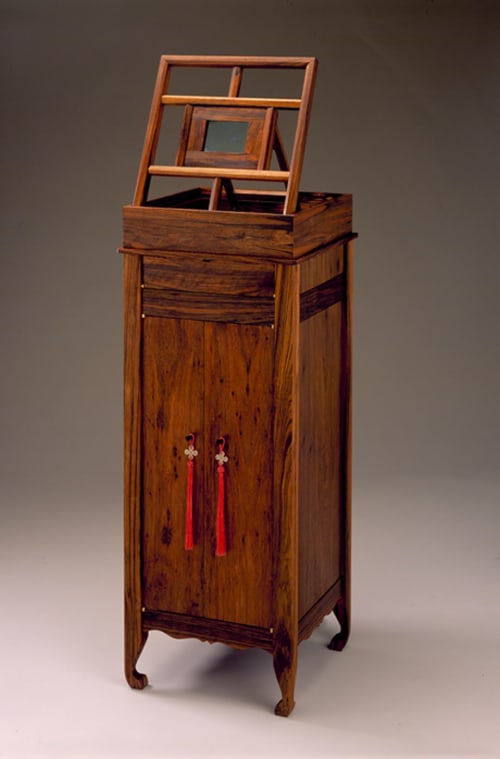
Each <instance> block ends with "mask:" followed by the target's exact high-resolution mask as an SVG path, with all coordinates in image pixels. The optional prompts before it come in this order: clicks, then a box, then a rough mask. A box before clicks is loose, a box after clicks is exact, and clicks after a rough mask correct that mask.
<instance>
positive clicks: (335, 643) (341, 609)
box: [328, 598, 350, 651]
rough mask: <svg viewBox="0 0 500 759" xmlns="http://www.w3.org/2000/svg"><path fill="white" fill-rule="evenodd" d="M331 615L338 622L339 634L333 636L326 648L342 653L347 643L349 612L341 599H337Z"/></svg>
mask: <svg viewBox="0 0 500 759" xmlns="http://www.w3.org/2000/svg"><path fill="white" fill-rule="evenodd" d="M333 613H334V614H335V616H336V617H337V620H338V622H339V625H340V632H338V633H337V634H336V635H334V636H333V638H332V639H331V641H330V643H329V644H328V648H329V649H330V650H331V651H342V650H343V648H344V646H345V644H346V643H347V639H348V637H349V628H350V620H349V610H348V608H347V605H346V603H345V600H344V599H343V598H339V600H338V601H337V603H336V604H335V606H334V608H333Z"/></svg>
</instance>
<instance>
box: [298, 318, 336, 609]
mask: <svg viewBox="0 0 500 759" xmlns="http://www.w3.org/2000/svg"><path fill="white" fill-rule="evenodd" d="M341 323H342V304H341V303H337V304H336V305H333V306H331V307H330V308H327V309H325V310H324V311H321V312H320V313H318V314H316V315H315V316H312V317H311V318H309V319H307V320H305V321H303V322H302V323H301V325H300V469H299V494H300V496H299V497H300V512H299V536H300V538H299V565H300V570H299V617H302V616H303V615H304V614H305V613H306V612H307V611H308V610H309V609H310V608H311V606H313V604H314V603H315V602H316V601H317V600H318V599H319V598H320V597H321V596H322V595H323V594H324V593H326V591H327V590H328V589H329V588H331V586H332V585H333V584H334V583H335V582H336V580H337V579H338V578H339V575H340V550H341V541H342V539H343V536H342V512H341V508H342V494H343V482H342V470H341V464H342V461H343V454H342V446H343V434H342V424H341V421H342V420H341V383H340V380H341V357H342V350H341Z"/></svg>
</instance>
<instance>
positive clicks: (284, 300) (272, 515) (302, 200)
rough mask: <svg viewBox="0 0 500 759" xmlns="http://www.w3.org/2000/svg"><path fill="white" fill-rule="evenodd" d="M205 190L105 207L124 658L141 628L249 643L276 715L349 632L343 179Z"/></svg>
mask: <svg viewBox="0 0 500 759" xmlns="http://www.w3.org/2000/svg"><path fill="white" fill-rule="evenodd" d="M211 193H212V195H213V189H212V191H210V189H204V188H196V189H194V190H191V191H188V192H182V193H179V194H177V195H171V196H166V197H163V198H159V199H156V200H154V201H144V200H142V201H141V202H140V203H134V204H132V205H130V206H126V207H125V209H124V241H123V246H122V248H121V252H122V253H123V256H124V264H125V515H126V520H125V522H126V525H125V543H126V557H125V648H126V652H125V669H126V676H127V680H128V682H129V684H130V685H131V686H132V687H134V688H143V687H144V686H145V685H146V684H147V678H146V676H145V675H143V674H140V673H139V672H138V671H137V669H136V663H137V660H138V657H139V655H140V653H141V650H142V648H143V646H144V643H145V641H146V638H147V634H148V632H149V631H150V630H162V631H164V632H166V633H168V634H170V635H172V636H174V637H196V638H199V639H201V640H207V641H221V642H223V643H227V644H228V645H231V646H235V647H237V648H245V647H251V646H257V647H260V648H262V649H264V650H266V651H269V652H270V653H271V655H272V657H273V662H274V668H275V672H276V676H277V679H278V682H279V685H280V688H281V691H282V698H281V700H280V701H279V703H278V704H277V706H276V713H277V714H281V715H284V716H286V715H288V714H289V713H290V711H291V710H292V708H293V705H294V683H295V672H296V665H297V649H298V644H299V642H300V641H301V640H302V639H304V638H306V637H307V636H309V635H310V634H311V632H312V630H313V629H314V627H315V626H316V625H318V624H319V623H320V622H321V621H322V619H323V618H324V616H325V615H327V614H329V613H330V612H332V610H333V611H334V612H335V614H336V616H337V618H338V620H339V622H340V625H341V630H340V632H339V634H338V635H336V636H335V637H334V639H333V640H332V642H331V644H330V647H331V648H334V649H336V650H341V649H342V648H343V646H344V644H345V642H346V640H347V636H348V633H349V597H350V590H349V588H350V579H349V575H350V570H349V562H350V558H349V533H350V474H349V472H350V383H351V380H350V371H351V369H350V367H351V358H350V355H351V349H350V303H351V300H350V283H351V271H352V265H351V260H352V240H353V238H354V235H353V234H352V224H351V216H352V204H351V197H350V196H349V195H335V194H324V193H323V194H322V193H304V194H300V195H298V202H297V209H296V210H295V211H294V212H293V213H282V210H283V206H282V205H281V207H280V208H281V212H280V211H279V203H278V201H277V199H276V196H275V195H274V194H272V193H271V194H269V195H268V194H266V193H263V192H258V193H251V192H247V193H244V194H241V196H240V197H239V198H238V204H239V212H237V213H235V212H234V211H232V210H231V209H230V208H229V207H228V204H229V203H230V198H228V199H227V200H224V199H223V200H222V201H221V203H220V205H219V206H218V208H217V209H215V210H209V208H210V204H211ZM190 446H191V447H190Z"/></svg>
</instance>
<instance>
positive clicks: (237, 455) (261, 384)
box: [204, 323, 274, 627]
mask: <svg viewBox="0 0 500 759" xmlns="http://www.w3.org/2000/svg"><path fill="white" fill-rule="evenodd" d="M204 329H205V355H206V367H205V387H206V396H207V398H206V405H207V409H210V415H208V414H207V418H206V438H207V443H208V444H209V445H211V446H212V451H211V454H210V456H209V457H207V474H206V476H205V482H206V492H207V495H208V500H207V503H206V512H205V517H204V534H205V538H206V555H205V569H204V571H205V574H206V576H207V578H208V582H207V585H206V587H205V593H204V604H205V610H206V616H207V617H211V618H216V619H219V620H224V621H227V622H239V623H240V624H244V625H255V626H259V627H269V625H270V620H271V581H272V576H271V574H272V563H271V561H272V559H271V553H272V518H273V517H272V481H273V475H272V473H273V451H272V428H273V348H274V339H273V338H274V333H273V330H272V328H271V326H270V325H268V326H262V327H257V326H253V325H242V324H222V323H221V324H219V323H217V324H215V323H206V324H205V325H204ZM221 436H223V437H224V438H225V441H226V453H227V457H228V461H227V463H226V464H225V466H224V469H225V474H224V483H225V487H224V489H225V527H226V538H227V553H226V555H225V556H216V555H215V553H216V518H217V497H218V487H219V483H218V479H217V461H216V460H215V454H216V453H217V450H218V449H217V445H216V441H217V439H218V438H220V437H221Z"/></svg>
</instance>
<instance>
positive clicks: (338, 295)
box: [300, 274, 346, 322]
mask: <svg viewBox="0 0 500 759" xmlns="http://www.w3.org/2000/svg"><path fill="white" fill-rule="evenodd" d="M345 294H346V278H345V275H344V274H337V276H336V277H332V278H331V279H327V280H326V282H322V283H321V285H318V286H317V287H312V288H311V289H310V290H306V292H305V293H302V294H301V296H300V321H301V322H303V321H305V320H306V319H310V318H311V316H314V315H315V314H318V313H319V312H320V311H324V310H325V308H329V307H330V306H333V305H334V304H335V303H339V302H340V301H342V300H344V299H345Z"/></svg>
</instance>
